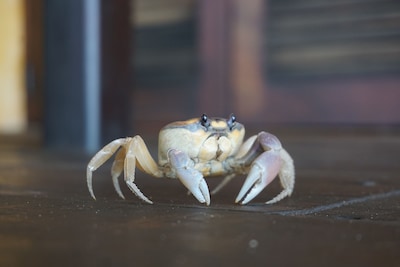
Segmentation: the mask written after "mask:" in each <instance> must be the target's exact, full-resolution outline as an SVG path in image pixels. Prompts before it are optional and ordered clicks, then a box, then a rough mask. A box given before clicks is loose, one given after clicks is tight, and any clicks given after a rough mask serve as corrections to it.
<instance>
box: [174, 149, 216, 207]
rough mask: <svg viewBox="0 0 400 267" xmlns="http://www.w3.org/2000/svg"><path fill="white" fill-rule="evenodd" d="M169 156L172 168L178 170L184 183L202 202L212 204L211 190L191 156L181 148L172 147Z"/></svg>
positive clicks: (179, 176)
mask: <svg viewBox="0 0 400 267" xmlns="http://www.w3.org/2000/svg"><path fill="white" fill-rule="evenodd" d="M168 158H169V162H170V164H171V169H173V170H174V171H175V172H176V175H177V177H178V178H179V180H180V181H181V182H182V184H183V185H184V186H185V187H186V188H187V189H188V190H189V191H190V192H191V193H192V194H193V196H194V197H195V198H196V199H197V200H198V201H199V202H200V203H206V204H207V206H208V205H210V192H209V190H208V186H207V183H206V181H205V180H204V177H203V175H202V174H201V173H200V172H199V171H198V170H196V169H194V168H193V161H192V160H191V159H190V158H189V156H188V155H187V154H186V153H184V152H182V151H179V150H176V149H171V150H170V151H168Z"/></svg>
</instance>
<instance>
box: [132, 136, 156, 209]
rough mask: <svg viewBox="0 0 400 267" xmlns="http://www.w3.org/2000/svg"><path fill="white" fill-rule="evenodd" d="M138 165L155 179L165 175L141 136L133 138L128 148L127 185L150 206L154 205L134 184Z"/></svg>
mask: <svg viewBox="0 0 400 267" xmlns="http://www.w3.org/2000/svg"><path fill="white" fill-rule="evenodd" d="M136 163H137V164H138V168H139V169H140V170H142V171H144V172H146V173H148V174H150V175H153V176H155V177H162V175H163V174H162V172H161V171H160V170H159V168H158V165H157V163H156V162H155V161H154V160H153V158H152V157H151V155H150V153H149V151H148V149H147V147H146V144H145V143H144V141H143V139H142V138H141V137H140V136H139V135H136V136H135V137H133V138H132V140H131V141H130V143H129V146H128V148H127V152H126V157H125V162H124V178H125V183H126V184H127V186H128V187H129V189H130V190H131V191H132V192H133V193H134V194H135V195H136V196H137V197H139V198H140V199H141V200H143V201H145V202H147V203H149V204H153V202H152V201H151V200H149V199H148V198H147V197H146V196H145V195H144V194H143V193H142V192H141V191H140V189H139V188H138V187H137V186H136V184H135V183H134V181H135V169H136Z"/></svg>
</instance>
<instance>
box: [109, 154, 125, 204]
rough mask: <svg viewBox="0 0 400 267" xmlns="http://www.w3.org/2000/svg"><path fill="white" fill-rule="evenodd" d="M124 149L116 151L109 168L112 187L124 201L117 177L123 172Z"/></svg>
mask: <svg viewBox="0 0 400 267" xmlns="http://www.w3.org/2000/svg"><path fill="white" fill-rule="evenodd" d="M125 155H126V149H125V148H124V147H122V148H121V149H120V150H118V152H117V154H116V155H115V160H114V162H113V165H112V167H111V177H112V181H113V185H114V188H115V191H117V194H118V195H119V196H120V197H121V198H122V199H125V196H124V194H122V191H121V187H120V186H119V182H118V177H119V176H120V175H121V173H122V171H123V170H124V161H125Z"/></svg>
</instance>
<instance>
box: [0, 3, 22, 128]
mask: <svg viewBox="0 0 400 267" xmlns="http://www.w3.org/2000/svg"><path fill="white" fill-rule="evenodd" d="M0 17H1V24H0V36H1V40H0V132H6V133H15V132H20V131H23V130H24V129H25V127H26V122H27V119H26V109H25V100H26V99H25V98H26V94H25V93H26V91H25V79H24V78H25V68H24V67H25V60H26V58H25V57H26V53H25V45H24V44H25V14H24V1H23V0H18V1H1V2H0Z"/></svg>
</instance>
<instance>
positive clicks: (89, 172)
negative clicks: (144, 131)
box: [86, 138, 130, 199]
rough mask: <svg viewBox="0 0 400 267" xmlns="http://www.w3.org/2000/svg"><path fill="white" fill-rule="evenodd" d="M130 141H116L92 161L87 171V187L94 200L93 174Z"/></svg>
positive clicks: (128, 139) (98, 153)
mask: <svg viewBox="0 0 400 267" xmlns="http://www.w3.org/2000/svg"><path fill="white" fill-rule="evenodd" d="M129 141H130V138H120V139H116V140H114V141H112V142H110V143H109V144H107V145H106V146H105V147H103V148H102V149H101V150H100V151H99V152H97V153H96V155H94V156H93V158H92V159H91V160H90V162H89V164H88V166H87V169H86V181H87V186H88V189H89V192H90V195H91V196H92V198H93V199H96V197H95V195H94V193H93V186H92V174H93V172H94V171H95V170H97V168H99V167H100V166H101V165H103V164H104V163H105V162H106V161H107V160H108V159H109V158H110V157H111V156H112V155H113V154H114V153H115V152H116V151H117V150H118V148H120V147H121V146H124V145H125V144H126V143H128V142H129Z"/></svg>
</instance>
